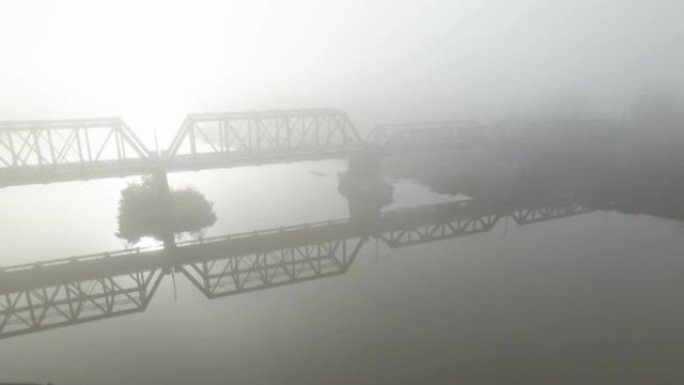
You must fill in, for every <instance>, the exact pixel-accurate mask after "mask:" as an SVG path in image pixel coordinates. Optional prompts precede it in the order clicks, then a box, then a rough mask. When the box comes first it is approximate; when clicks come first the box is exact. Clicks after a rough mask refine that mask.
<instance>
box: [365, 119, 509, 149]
mask: <svg viewBox="0 0 684 385" xmlns="http://www.w3.org/2000/svg"><path fill="white" fill-rule="evenodd" d="M496 128H497V126H494V125H482V124H476V123H474V122H470V121H456V122H421V123H408V124H383V125H378V126H376V127H375V128H374V129H373V130H372V131H371V132H370V133H369V135H368V136H367V137H366V140H367V141H368V142H370V143H375V144H376V145H380V146H388V147H397V146H421V145H422V146H434V145H445V144H454V143H463V142H473V141H475V140H484V139H496V138H498V137H499V136H498V135H497V134H498V132H497V131H496Z"/></svg>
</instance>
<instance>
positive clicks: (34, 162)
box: [0, 118, 148, 179]
mask: <svg viewBox="0 0 684 385" xmlns="http://www.w3.org/2000/svg"><path fill="white" fill-rule="evenodd" d="M147 160H148V151H147V149H146V148H145V146H144V145H143V143H142V142H141V141H140V139H138V138H137V137H136V136H135V134H134V133H133V132H132V131H131V130H130V128H129V127H128V126H127V125H126V123H125V122H124V121H123V120H122V119H118V118H110V119H82V120H56V121H34V122H0V178H2V179H5V178H6V179H12V178H22V177H24V178H30V177H33V178H36V177H40V176H52V175H55V174H60V173H68V172H74V173H76V172H81V173H87V172H88V171H98V170H102V169H103V168H114V167H117V168H118V167H121V166H122V165H123V164H126V163H131V162H136V163H140V162H145V161H147Z"/></svg>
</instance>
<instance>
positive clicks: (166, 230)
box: [152, 171, 176, 251]
mask: <svg viewBox="0 0 684 385" xmlns="http://www.w3.org/2000/svg"><path fill="white" fill-rule="evenodd" d="M152 178H153V179H154V184H155V186H156V192H157V196H158V199H159V201H160V202H162V204H161V206H162V207H163V208H164V211H163V213H162V214H163V216H162V218H163V219H162V221H163V223H161V225H162V229H163V230H162V231H163V234H162V242H164V249H165V250H166V251H170V250H174V249H175V248H176V238H175V236H174V235H173V231H172V229H171V210H172V209H173V208H172V206H171V187H170V186H169V178H168V175H167V173H166V172H165V171H157V172H155V173H154V175H153V176H152Z"/></svg>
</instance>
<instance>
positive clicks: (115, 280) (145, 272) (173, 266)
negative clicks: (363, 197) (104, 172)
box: [0, 199, 592, 338]
mask: <svg viewBox="0 0 684 385" xmlns="http://www.w3.org/2000/svg"><path fill="white" fill-rule="evenodd" d="M590 211H592V210H591V209H589V208H586V207H583V206H581V205H578V204H576V203H572V202H569V203H560V204H559V203H552V204H546V205H540V206H529V205H522V206H521V205H519V204H512V203H506V204H504V203H501V204H498V203H493V202H487V201H481V200H476V199H475V200H469V201H462V202H452V203H442V204H436V205H429V206H419V207H414V208H409V209H402V210H396V211H389V212H383V213H380V214H379V215H377V216H375V217H373V218H371V219H363V220H359V219H358V218H351V219H344V220H335V221H327V222H319V223H313V224H305V225H299V226H293V227H287V228H277V229H271V230H264V231H257V232H250V233H241V234H234V235H228V236H222V237H216V238H208V239H198V240H193V241H188V242H184V243H179V244H177V245H176V247H174V248H167V249H164V248H161V247H158V248H149V249H133V250H131V249H127V250H122V251H117V252H112V253H103V254H95V255H88V256H81V257H74V258H67V259H62V260H56V261H50V262H44V263H34V264H27V265H19V266H13V267H6V268H3V269H0V338H8V337H13V336H18V335H24V334H29V333H34V332H40V331H43V330H48V329H52V328H57V327H62V326H69V325H77V324H80V323H84V322H91V321H97V320H102V319H107V318H111V317H116V316H122V315H126V314H132V313H140V312H144V311H145V310H146V309H147V307H148V305H149V304H150V301H151V300H152V298H153V297H154V295H155V292H156V291H157V288H158V287H159V285H160V283H161V281H162V280H163V279H164V277H165V276H167V275H169V274H171V273H175V272H177V273H180V274H181V275H183V276H185V277H186V278H187V279H188V280H189V281H190V282H191V283H192V285H194V287H196V288H197V289H198V290H199V291H201V292H202V293H203V294H204V295H205V296H206V297H207V298H209V299H214V298H219V297H225V296H229V295H236V294H240V293H246V292H250V291H255V290H263V289H268V288H273V287H278V286H283V285H289V284H294V283H299V282H304V281H309V280H314V279H321V278H325V277H332V276H336V275H341V274H344V273H346V272H347V271H348V270H349V268H350V266H351V265H352V263H353V262H354V260H355V259H356V257H357V255H358V254H359V252H360V250H361V249H362V247H363V245H364V244H365V243H366V242H367V241H368V240H369V239H370V238H371V237H373V238H376V239H378V240H381V241H383V242H385V243H386V244H387V245H388V246H389V247H390V248H400V247H405V246H411V245H416V244H421V243H428V242H434V241H439V240H444V239H450V238H457V237H462V236H467V235H473V234H478V233H483V232H487V231H490V230H492V229H493V228H494V226H495V225H496V224H497V222H499V221H500V220H501V219H502V218H512V219H513V220H514V221H515V222H516V223H517V224H519V225H526V224H530V223H536V222H540V221H547V220H554V219H559V218H564V217H569V216H573V215H579V214H583V213H587V212H590Z"/></svg>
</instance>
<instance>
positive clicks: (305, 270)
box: [180, 238, 367, 299]
mask: <svg viewBox="0 0 684 385" xmlns="http://www.w3.org/2000/svg"><path fill="white" fill-rule="evenodd" d="M366 239H367V238H356V239H342V240H332V241H325V242H321V243H316V244H310V245H302V246H297V247H290V248H284V249H280V250H273V251H266V252H258V253H252V254H246V255H240V256H233V257H229V258H224V259H218V260H214V261H203V262H196V263H190V264H185V265H183V266H182V267H181V268H180V271H181V272H182V273H183V274H184V275H185V276H186V277H187V278H188V280H190V282H192V283H193V285H195V287H197V288H198V289H199V290H200V291H202V293H204V295H205V296H206V297H207V298H209V299H213V298H217V297H224V296H228V295H234V294H239V293H244V292H249V291H255V290H262V289H267V288H271V287H276V286H282V285H288V284H293V283H298V282H303V281H308V280H312V279H317V278H324V277H329V276H333V275H340V274H344V273H346V272H347V270H348V269H349V267H350V266H351V264H352V263H353V262H354V260H355V258H356V256H357V255H358V253H359V251H360V250H361V246H363V244H364V243H365V242H366Z"/></svg>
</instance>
